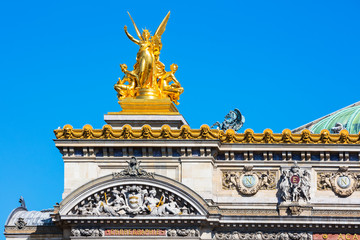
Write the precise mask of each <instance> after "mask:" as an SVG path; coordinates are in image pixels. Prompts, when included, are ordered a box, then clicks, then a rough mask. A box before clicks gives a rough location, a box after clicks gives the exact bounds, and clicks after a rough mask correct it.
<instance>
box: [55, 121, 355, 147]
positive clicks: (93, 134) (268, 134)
mask: <svg viewBox="0 0 360 240" xmlns="http://www.w3.org/2000/svg"><path fill="white" fill-rule="evenodd" d="M54 133H55V136H56V138H57V139H218V140H220V141H221V142H224V143H275V144H276V143H281V144H284V143H295V144H309V143H311V144H360V134H349V132H348V131H347V130H345V129H344V130H341V132H340V134H330V132H329V131H328V130H326V129H324V130H322V131H321V133H320V134H311V133H310V131H309V130H307V129H305V130H303V131H302V132H301V134H292V133H291V131H290V130H289V129H285V130H283V132H282V133H273V132H272V131H271V130H270V129H266V130H265V131H264V132H263V133H254V131H253V130H251V129H246V130H245V132H244V133H235V131H234V130H232V129H229V130H227V131H226V132H223V131H221V130H216V129H210V127H209V126H207V125H203V126H201V127H200V129H190V127H189V126H187V125H184V126H182V127H181V129H171V128H170V127H169V126H167V125H164V126H162V128H161V129H160V130H157V129H151V127H150V126H149V125H144V126H143V127H142V129H132V128H131V126H130V125H125V126H123V128H122V129H112V127H111V126H110V125H105V126H104V127H103V128H102V129H93V128H92V126H91V125H85V126H84V127H83V129H73V127H72V126H71V125H65V126H64V127H63V129H57V130H54Z"/></svg>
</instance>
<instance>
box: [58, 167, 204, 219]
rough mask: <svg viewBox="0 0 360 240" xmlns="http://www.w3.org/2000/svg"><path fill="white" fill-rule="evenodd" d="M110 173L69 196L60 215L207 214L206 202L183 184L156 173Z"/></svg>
mask: <svg viewBox="0 0 360 240" xmlns="http://www.w3.org/2000/svg"><path fill="white" fill-rule="evenodd" d="M123 172H124V171H122V172H119V173H113V174H112V175H107V176H104V177H101V178H98V179H95V180H93V181H91V182H89V183H87V184H85V185H83V186H81V187H80V188H78V189H77V190H75V191H73V192H72V193H71V194H69V195H68V196H67V197H66V198H65V199H64V200H63V201H62V202H61V203H60V209H59V214H60V215H61V216H64V215H68V216H69V215H76V216H93V217H95V216H109V217H123V216H125V217H126V216H132V217H133V216H137V215H141V216H144V215H148V216H183V215H198V216H201V215H202V216H204V215H207V214H208V211H207V210H206V208H207V204H206V202H205V201H204V200H203V199H202V198H201V197H200V196H199V195H198V194H197V193H195V192H194V191H192V190H191V189H190V188H188V187H186V186H185V185H183V184H181V183H179V182H177V181H175V180H173V179H170V178H167V177H164V176H160V175H156V174H145V175H142V176H131V175H129V174H127V175H126V174H125V175H124V174H122V173H123Z"/></svg>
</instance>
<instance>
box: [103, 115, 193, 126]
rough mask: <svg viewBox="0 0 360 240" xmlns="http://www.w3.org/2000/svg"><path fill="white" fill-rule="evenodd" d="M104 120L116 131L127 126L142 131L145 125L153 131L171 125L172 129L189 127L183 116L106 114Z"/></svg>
mask: <svg viewBox="0 0 360 240" xmlns="http://www.w3.org/2000/svg"><path fill="white" fill-rule="evenodd" d="M104 120H105V122H106V123H107V124H109V125H111V126H112V127H113V128H114V129H119V128H122V127H123V126H124V125H125V124H128V125H130V126H131V127H132V128H134V129H140V128H141V127H142V126H144V125H145V124H147V125H150V126H151V128H152V129H160V128H161V126H163V125H169V126H170V128H174V129H180V128H181V126H182V125H189V124H188V123H187V122H186V120H185V118H184V117H183V116H182V115H181V114H178V115H138V114H137V115H129V114H127V115H121V114H105V115H104Z"/></svg>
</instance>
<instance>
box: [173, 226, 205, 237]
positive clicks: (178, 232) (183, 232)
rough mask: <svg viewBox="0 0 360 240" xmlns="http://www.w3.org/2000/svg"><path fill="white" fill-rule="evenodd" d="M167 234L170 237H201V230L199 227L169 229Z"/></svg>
mask: <svg viewBox="0 0 360 240" xmlns="http://www.w3.org/2000/svg"><path fill="white" fill-rule="evenodd" d="M167 235H168V236H169V237H199V236H200V232H199V230H198V229H194V228H191V229H187V228H182V229H168V230H167Z"/></svg>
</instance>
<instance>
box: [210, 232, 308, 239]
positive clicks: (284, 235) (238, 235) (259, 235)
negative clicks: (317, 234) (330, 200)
mask: <svg viewBox="0 0 360 240" xmlns="http://www.w3.org/2000/svg"><path fill="white" fill-rule="evenodd" d="M214 240H312V233H307V232H300V233H297V232H278V233H266V232H261V231H258V232H253V233H242V232H237V231H234V232H227V233H215V236H214Z"/></svg>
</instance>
